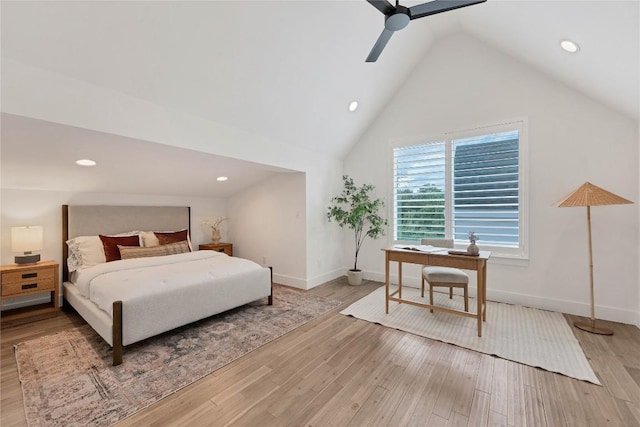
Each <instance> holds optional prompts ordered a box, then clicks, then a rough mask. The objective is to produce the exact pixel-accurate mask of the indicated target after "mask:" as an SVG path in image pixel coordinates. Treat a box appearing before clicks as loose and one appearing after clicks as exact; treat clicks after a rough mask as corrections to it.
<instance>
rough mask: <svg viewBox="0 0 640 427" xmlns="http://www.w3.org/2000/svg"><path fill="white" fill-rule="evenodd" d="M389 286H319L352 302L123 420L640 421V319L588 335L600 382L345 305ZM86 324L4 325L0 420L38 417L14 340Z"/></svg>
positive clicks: (65, 320)
mask: <svg viewBox="0 0 640 427" xmlns="http://www.w3.org/2000/svg"><path fill="white" fill-rule="evenodd" d="M379 286H380V283H376V282H370V281H365V283H364V284H363V285H362V286H349V285H347V284H346V279H344V278H340V279H336V280H334V281H331V282H328V283H326V284H324V285H321V286H319V287H317V288H314V289H312V290H311V291H308V292H310V293H313V294H315V295H320V296H325V297H329V298H335V299H339V300H341V301H343V304H342V306H341V308H337V309H335V310H333V311H331V312H330V313H328V314H325V315H323V316H321V317H320V318H318V319H315V320H313V321H311V322H309V323H307V324H305V325H304V326H303V327H301V328H298V329H296V330H294V331H292V332H290V333H288V334H285V335H284V336H282V337H280V338H278V339H276V340H274V341H272V342H270V343H268V344H266V345H264V346H262V347H260V348H259V349H257V350H255V351H253V352H251V353H249V354H248V355H245V356H243V357H241V358H239V359H238V360H236V361H234V362H233V363H230V364H228V365H226V366H225V367H223V368H221V369H219V370H217V371H215V372H214V373H212V374H211V375H208V376H207V377H205V378H202V379H201V380H199V381H196V382H195V383H194V384H191V385H190V386H188V387H185V388H184V389H182V390H180V391H178V392H176V393H174V394H172V395H170V396H169V397H167V398H165V399H163V400H162V401H160V402H158V403H156V404H155V405H152V406H150V407H149V408H147V409H145V410H143V411H140V412H139V413H137V414H135V415H134V416H132V417H130V418H129V419H127V420H124V421H122V422H121V423H119V424H118V425H119V426H162V427H164V426H173V425H189V426H196V427H199V426H207V425H216V426H219V425H230V426H251V427H253V426H256V425H260V426H261V427H268V426H278V427H280V426H292V427H293V426H295V427H300V426H318V427H327V426H340V427H344V426H346V425H349V424H350V425H358V426H360V425H363V426H364V425H369V426H390V427H398V426H411V427H413V426H424V425H428V423H432V424H433V425H448V426H457V425H468V426H473V427H475V426H487V425H509V426H525V425H526V426H533V427H538V426H552V427H555V426H560V427H563V426H568V427H569V426H570V427H573V426H576V427H578V426H579V427H600V426H602V425H608V426H616V427H617V426H621V427H622V426H624V427H627V426H630V427H634V426H638V427H640V385H639V380H640V358H639V357H638V354H640V329H638V328H637V327H635V326H631V325H622V324H618V323H613V322H606V325H607V326H608V327H610V328H612V329H613V330H614V332H615V333H614V335H613V336H609V337H605V336H600V335H595V334H589V333H587V332H584V331H579V332H576V337H577V338H578V340H579V342H580V345H581V346H582V348H583V350H584V352H585V355H586V356H587V358H588V359H589V361H590V363H591V364H592V366H593V369H594V371H595V372H596V374H597V375H598V377H599V378H600V379H601V381H602V383H603V386H602V387H600V386H595V385H592V384H588V383H586V382H583V381H579V380H575V379H572V378H568V377H565V376H563V375H558V374H554V373H551V372H546V371H542V370H540V369H537V368H532V367H529V366H524V365H520V364H517V363H514V362H508V361H504V360H502V359H498V358H495V357H493V356H489V355H485V354H480V353H476V352H473V351H470V350H466V349H462V348H459V347H455V346H452V345H448V344H445V343H442V342H439V341H433V340H429V339H426V338H422V337H418V336H415V335H412V334H407V333H404V332H401V331H397V330H394V329H389V328H385V327H383V326H380V325H376V324H372V323H368V322H365V321H362V320H358V319H355V318H352V317H349V316H343V315H341V314H339V311H340V310H341V309H343V308H345V307H346V306H347V305H348V304H350V303H351V302H353V301H356V300H357V299H359V298H361V297H363V296H365V295H367V294H368V293H370V292H372V291H373V290H374V289H376V288H377V287H379ZM565 317H566V318H567V319H568V321H569V322H572V321H573V320H577V319H580V318H579V317H577V316H565ZM570 324H571V323H570ZM80 325H84V321H83V320H82V319H81V318H80V317H79V316H78V315H77V314H75V313H74V312H69V311H68V312H64V311H59V312H57V313H55V314H54V315H52V316H48V317H46V318H37V319H24V320H22V321H20V322H16V323H13V324H9V323H2V329H1V335H0V388H1V391H2V392H1V393H0V425H2V426H3V427H7V426H11V427H13V426H15V427H24V426H26V422H25V417H24V408H23V403H22V391H21V388H20V382H19V380H18V372H17V368H16V362H15V356H14V350H13V345H15V344H17V343H19V342H22V341H27V340H29V339H34V338H37V337H39V336H42V335H48V334H52V333H56V332H60V331H63V330H66V329H70V328H73V327H77V326H80ZM573 329H575V328H573ZM436 404H437V405H436ZM505 412H506V413H505Z"/></svg>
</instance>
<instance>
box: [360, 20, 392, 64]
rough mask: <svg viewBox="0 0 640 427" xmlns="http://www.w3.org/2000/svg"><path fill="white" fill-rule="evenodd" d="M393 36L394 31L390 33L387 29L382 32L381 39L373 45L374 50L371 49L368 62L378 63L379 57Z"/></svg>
mask: <svg viewBox="0 0 640 427" xmlns="http://www.w3.org/2000/svg"><path fill="white" fill-rule="evenodd" d="M392 35H393V31H389V30H387V29H386V28H385V29H384V30H382V34H380V37H378V40H377V41H376V44H375V45H373V49H371V52H370V53H369V56H367V61H366V62H376V61H377V60H378V57H379V56H380V54H381V53H382V49H384V47H385V46H386V45H387V42H388V41H389V39H390V38H391V36H392Z"/></svg>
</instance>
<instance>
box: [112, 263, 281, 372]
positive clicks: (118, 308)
mask: <svg viewBox="0 0 640 427" xmlns="http://www.w3.org/2000/svg"><path fill="white" fill-rule="evenodd" d="M269 270H270V271H271V294H270V295H269V296H268V297H267V304H269V305H273V267H269ZM112 337H113V366H118V365H120V364H121V363H122V351H123V348H124V346H123V345H122V301H114V303H113V324H112Z"/></svg>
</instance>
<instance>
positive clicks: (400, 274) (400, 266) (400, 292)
mask: <svg viewBox="0 0 640 427" xmlns="http://www.w3.org/2000/svg"><path fill="white" fill-rule="evenodd" d="M398 298H402V261H398Z"/></svg>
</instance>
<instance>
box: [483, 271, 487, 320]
mask: <svg viewBox="0 0 640 427" xmlns="http://www.w3.org/2000/svg"><path fill="white" fill-rule="evenodd" d="M482 307H483V308H482V320H483V321H485V322H486V321H487V262H486V261H485V262H483V263H482Z"/></svg>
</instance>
